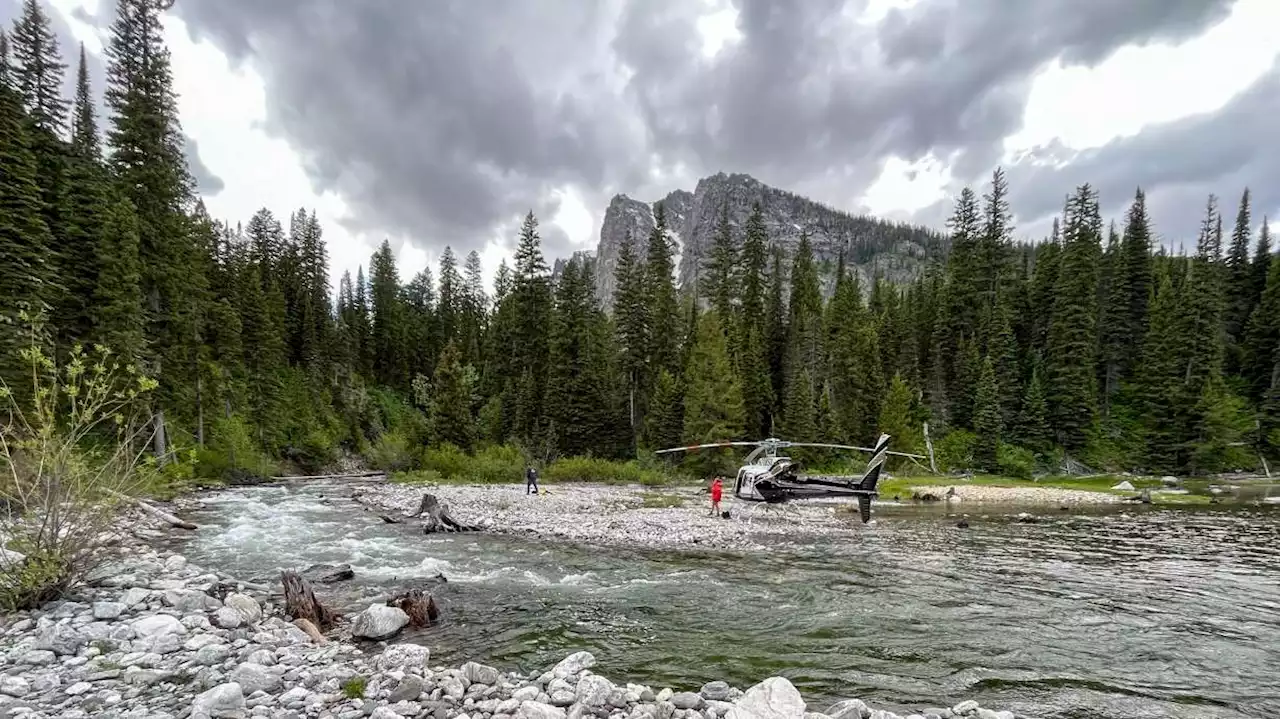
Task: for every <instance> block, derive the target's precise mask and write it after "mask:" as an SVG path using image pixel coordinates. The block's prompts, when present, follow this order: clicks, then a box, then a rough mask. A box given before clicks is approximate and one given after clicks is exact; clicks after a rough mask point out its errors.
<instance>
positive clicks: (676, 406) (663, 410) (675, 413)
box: [645, 342, 696, 449]
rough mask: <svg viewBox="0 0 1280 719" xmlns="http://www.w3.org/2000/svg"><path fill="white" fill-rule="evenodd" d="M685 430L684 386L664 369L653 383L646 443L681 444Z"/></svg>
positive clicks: (671, 445)
mask: <svg viewBox="0 0 1280 719" xmlns="http://www.w3.org/2000/svg"><path fill="white" fill-rule="evenodd" d="M694 344H696V342H695V343H694ZM683 431H684V392H683V388H682V387H681V385H680V381H679V380H678V379H676V377H675V376H674V375H672V374H671V373H670V372H668V371H666V370H663V371H662V372H660V373H658V379H657V380H656V381H655V382H654V384H653V400H652V405H651V406H650V408H649V416H648V417H646V418H645V444H647V445H648V446H650V447H653V448H655V449H658V448H665V447H674V446H676V445H678V444H680V439H681V435H682V433H683Z"/></svg>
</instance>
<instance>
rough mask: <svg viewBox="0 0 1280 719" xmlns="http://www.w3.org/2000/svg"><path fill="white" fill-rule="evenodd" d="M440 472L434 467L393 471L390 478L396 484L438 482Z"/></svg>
mask: <svg viewBox="0 0 1280 719" xmlns="http://www.w3.org/2000/svg"><path fill="white" fill-rule="evenodd" d="M441 479H442V478H441V477H440V473H439V472H437V471H435V470H434V469H415V470H410V471H408V472H393V473H392V474H391V477H390V480H391V481H392V482H395V483H396V484H439V483H440V480H441Z"/></svg>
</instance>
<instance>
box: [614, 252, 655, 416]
mask: <svg viewBox="0 0 1280 719" xmlns="http://www.w3.org/2000/svg"><path fill="white" fill-rule="evenodd" d="M614 277H615V284H616V286H617V292H615V293H614V300H613V313H614V318H615V322H616V324H617V328H618V344H619V346H620V349H621V352H622V371H623V373H624V374H625V375H626V378H627V395H628V396H627V405H628V415H629V416H630V418H631V425H632V430H633V431H635V432H638V431H639V428H640V422H641V421H642V418H643V416H644V405H643V402H644V388H645V387H646V386H647V385H648V382H649V372H648V347H649V318H648V311H647V310H648V307H647V304H646V302H645V286H644V265H643V264H641V263H639V262H638V261H637V260H636V256H635V252H634V250H632V246H631V240H630V238H628V239H627V241H626V242H623V243H622V247H621V249H620V250H619V252H618V264H617V266H616V268H615V270H614Z"/></svg>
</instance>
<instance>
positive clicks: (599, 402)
mask: <svg viewBox="0 0 1280 719" xmlns="http://www.w3.org/2000/svg"><path fill="white" fill-rule="evenodd" d="M598 314H599V308H598V307H597V306H596V301H595V296H594V294H593V291H592V287H591V278H590V276H589V275H588V273H587V269H586V268H585V267H583V266H582V262H581V260H579V259H577V258H574V259H572V260H570V261H569V263H568V264H567V265H566V266H565V268H564V273H563V274H562V275H561V276H560V282H559V284H558V286H557V287H556V298H555V312H554V314H553V317H552V323H551V333H550V334H551V337H550V367H551V369H550V379H549V381H548V383H547V416H548V418H549V419H550V421H551V422H552V424H553V426H554V427H555V437H556V441H557V446H558V449H559V450H560V453H561V454H562V455H565V456H574V455H587V454H593V453H598V450H599V446H598V445H597V442H598V440H599V438H600V437H602V436H605V435H607V434H608V428H609V426H610V423H611V421H612V417H611V414H612V413H611V411H610V407H611V404H612V403H611V402H610V401H609V387H608V378H607V368H605V367H603V366H602V365H601V357H600V354H599V353H598V352H597V351H595V350H596V348H595V346H594V345H595V343H596V341H597V339H598V335H597V333H596V332H595V322H596V316H597V315H598Z"/></svg>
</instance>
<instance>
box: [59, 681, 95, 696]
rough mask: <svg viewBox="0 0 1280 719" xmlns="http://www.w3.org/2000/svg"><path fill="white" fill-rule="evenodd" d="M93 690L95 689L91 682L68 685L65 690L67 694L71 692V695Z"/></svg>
mask: <svg viewBox="0 0 1280 719" xmlns="http://www.w3.org/2000/svg"><path fill="white" fill-rule="evenodd" d="M92 690H93V685H92V684H90V683H89V682H76V683H75V684H72V685H71V686H69V687H67V688H66V689H64V690H63V691H65V692H66V693H67V694H70V695H71V696H76V695H79V694H84V693H85V692H87V691H92Z"/></svg>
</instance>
